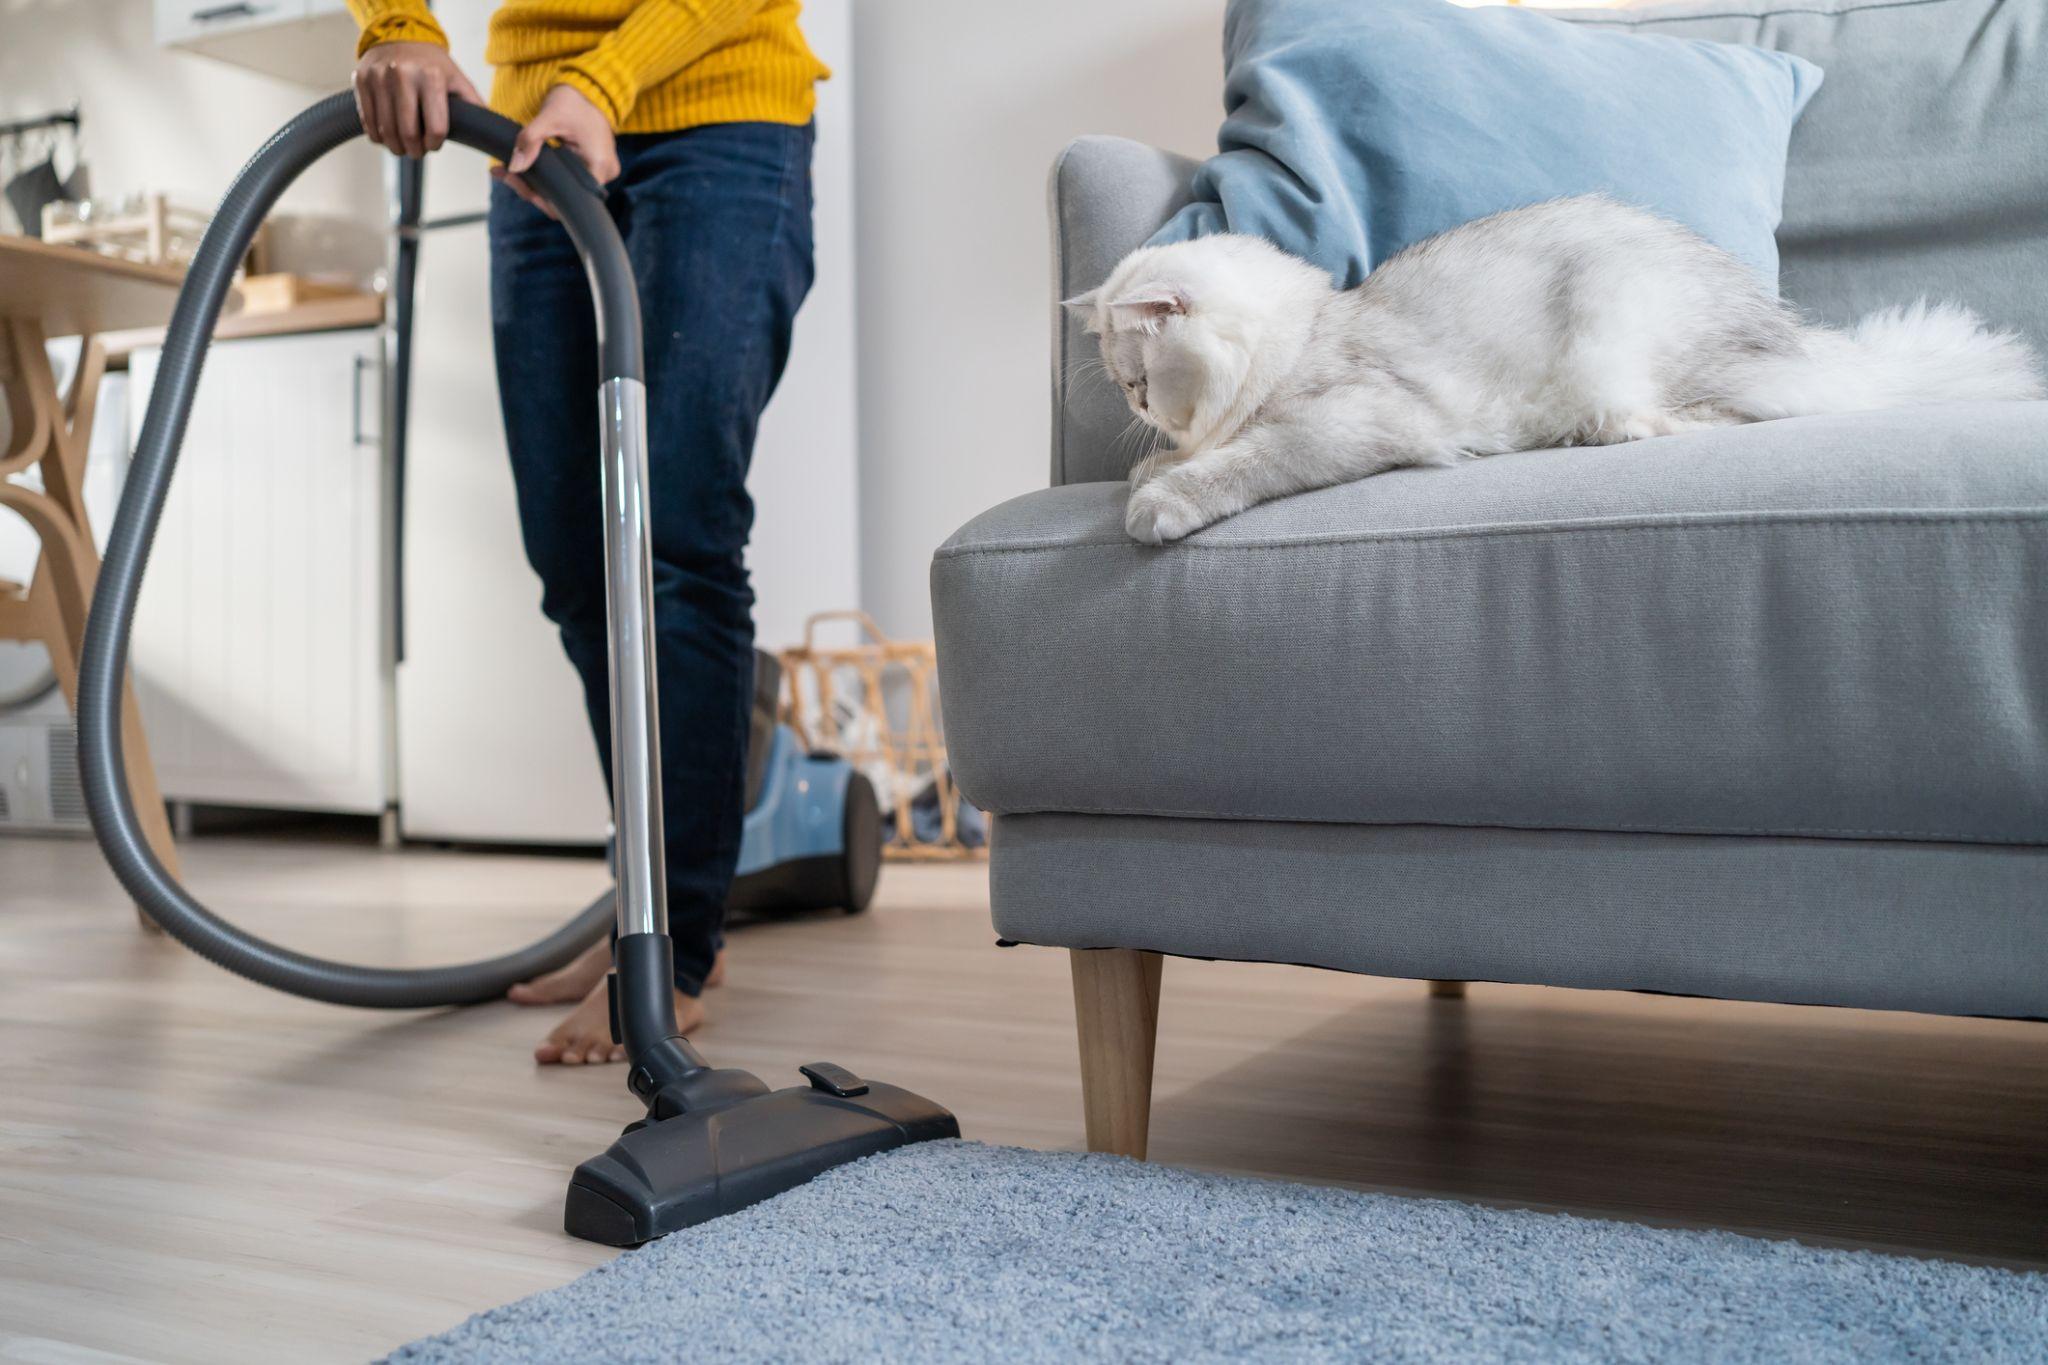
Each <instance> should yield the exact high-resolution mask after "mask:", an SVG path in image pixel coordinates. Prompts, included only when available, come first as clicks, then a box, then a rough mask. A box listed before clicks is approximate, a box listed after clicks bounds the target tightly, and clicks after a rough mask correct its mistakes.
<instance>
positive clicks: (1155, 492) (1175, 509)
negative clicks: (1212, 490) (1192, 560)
mask: <svg viewBox="0 0 2048 1365" xmlns="http://www.w3.org/2000/svg"><path fill="white" fill-rule="evenodd" d="M1214 520H1215V518H1214V517H1211V516H1207V515H1205V514H1204V513H1203V512H1202V510H1201V509H1200V508H1198V507H1197V506H1195V504H1194V501H1193V500H1192V499H1190V498H1188V497H1187V496H1186V495H1184V494H1182V493H1180V492H1178V491H1177V490H1175V489H1174V488H1173V487H1172V486H1171V485H1170V484H1168V483H1167V482H1166V481H1164V480H1154V481H1153V482H1151V483H1148V484H1146V485H1145V486H1144V487H1143V488H1140V489H1138V490H1136V491H1135V492H1133V493H1132V494H1131V499H1130V501H1129V502H1127V503H1125V504H1124V530H1125V531H1126V532H1128V533H1129V534H1130V537H1131V539H1132V540H1136V541H1140V542H1142V543H1144V544H1146V545H1165V544H1167V543H1169V542H1171V541H1176V540H1179V539H1180V538H1181V537H1182V536H1185V535H1188V534H1191V533H1192V532H1195V531H1199V530H1201V529H1202V528H1203V527H1204V526H1207V525H1208V524H1209V523H1210V522H1212V521H1214Z"/></svg>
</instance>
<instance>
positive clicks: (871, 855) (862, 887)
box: [836, 772, 882, 915]
mask: <svg viewBox="0 0 2048 1365" xmlns="http://www.w3.org/2000/svg"><path fill="white" fill-rule="evenodd" d="M840 837H841V843H842V850H841V852H840V855H839V875H840V884H839V888H838V891H839V894H838V896H837V897H836V900H837V903H838V905H839V907H840V908H841V909H843V910H845V911H846V913H847V914H849V915H858V914H859V913H860V912H861V911H863V910H865V909H867V908H868V905H869V903H870V902H872V901H873V900H874V898H875V882H876V881H877V880H878V879H879V878H880V877H881V875H882V803H881V802H880V801H878V800H877V799H876V798H875V786H874V783H872V782H870V781H868V780H867V778H866V777H864V776H862V775H861V774H860V773H857V772H856V773H854V774H853V775H852V776H851V777H850V778H848V779H847V782H846V810H845V812H844V813H843V814H842V815H841V817H840Z"/></svg>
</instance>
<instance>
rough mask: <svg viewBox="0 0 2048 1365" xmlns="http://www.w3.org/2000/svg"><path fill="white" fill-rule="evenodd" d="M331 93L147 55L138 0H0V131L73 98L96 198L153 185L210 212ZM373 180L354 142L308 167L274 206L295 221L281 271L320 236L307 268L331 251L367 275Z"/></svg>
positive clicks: (376, 168) (380, 208)
mask: <svg viewBox="0 0 2048 1365" xmlns="http://www.w3.org/2000/svg"><path fill="white" fill-rule="evenodd" d="M331 93H333V92H332V91H327V90H316V89H314V88H312V87H310V86H305V85H296V84H293V83H291V82H288V81H281V80H276V79H273V78H271V77H269V76H264V75H259V74H258V73H256V72H253V71H245V70H243V69H242V68H240V67H236V66H229V65H227V64H225V63H223V62H218V61H215V60H213V59H211V58H207V57H201V56H196V55H193V54H191V53H185V52H178V51H173V50H170V49H166V48H160V47H158V46H157V45H156V39H155V36H154V34H153V30H152V25H151V19H150V0H0V122H4V121H6V120H9V119H16V118H25V117H28V116H29V115H32V114H41V113H46V112H48V111H50V110H53V109H68V108H69V107H70V106H71V105H72V104H73V103H74V102H76V103H78V104H79V105H80V106H81V107H82V108H83V111H84V118H85V122H84V129H83V133H84V147H85V159H86V162H87V163H88V165H89V166H90V167H91V170H92V191H93V193H94V195H95V196H106V197H113V196H116V195H122V194H129V193H135V192H139V191H145V190H162V191H165V192H166V193H168V194H169V195H170V196H171V198H172V200H173V201H174V202H178V203H183V204H186V205H189V206H192V207H194V208H202V209H210V208H211V207H212V206H213V205H214V204H216V203H217V202H219V199H220V196H221V193H222V191H224V190H226V189H227V187H228V182H229V181H230V180H232V179H234V175H235V172H236V171H237V170H239V169H241V166H242V163H243V162H244V161H246V160H248V158H249V154H250V153H252V152H254V151H255V150H256V148H257V147H258V146H259V145H260V144H261V143H262V141H263V139H264V138H266V137H268V136H269V135H270V134H271V133H272V132H273V131H275V130H276V129H277V127H278V126H279V125H280V124H282V123H284V122H285V120H287V119H289V118H290V117H291V116H292V115H294V114H296V113H298V112H299V111H300V110H301V109H304V108H305V107H306V106H307V105H309V104H311V103H312V102H313V101H314V100H315V99H317V98H319V97H320V96H321V95H324V94H331ZM58 169H59V170H60V171H62V170H66V169H68V165H67V163H66V162H65V161H64V160H62V159H60V160H59V163H58ZM382 176H383V172H382V170H381V168H380V164H379V161H378V155H377V153H376V152H375V151H374V149H372V148H371V147H370V146H369V145H368V144H367V143H356V144H355V145H353V146H351V147H346V148H343V149H342V150H340V151H337V152H335V153H334V154H333V155H331V156H328V157H326V158H324V159H322V160H321V161H320V162H319V164H317V165H315V166H314V167H312V168H311V169H310V170H308V171H307V172H306V174H305V176H304V177H303V178H302V179H301V180H300V181H299V183H298V184H297V185H295V186H293V187H292V189H291V191H290V192H289V193H288V194H287V195H286V196H285V199H284V201H283V203H282V205H281V206H280V208H281V211H283V212H285V213H290V214H293V215H302V216H303V217H301V218H300V220H299V221H298V222H296V223H294V224H291V225H290V227H289V230H288V231H287V232H286V233H285V234H284V237H283V238H282V239H281V240H280V242H279V247H280V254H281V260H280V264H282V265H284V266H285V267H286V268H291V267H292V266H294V265H295V264H299V263H300V262H299V261H296V260H295V259H294V255H295V247H294V243H295V242H296V243H300V244H301V245H299V246H298V247H297V248H296V254H297V255H299V256H305V255H306V254H307V252H308V248H309V247H311V245H312V243H311V242H310V241H309V240H308V238H309V234H310V235H314V236H318V237H319V238H320V239H322V240H321V242H320V245H319V249H318V251H317V252H315V253H314V255H313V259H314V261H315V263H314V264H313V265H312V266H311V267H310V268H314V269H327V268H330V265H331V262H332V260H333V258H334V257H335V255H336V254H337V253H339V254H340V255H341V257H342V259H343V260H344V262H345V264H346V265H347V267H348V268H349V270H350V271H352V272H353V273H356V274H359V275H360V274H367V273H368V272H370V271H372V270H374V269H376V268H378V266H379V265H380V264H381V251H382V240H381V238H380V237H379V235H378V232H377V227H378V225H379V224H380V223H381V222H382V221H383V218H384V213H385V209H384V204H385V196H384V187H383V178H382ZM323 219H326V220H328V221H326V222H324V223H323V222H322V221H321V220H323Z"/></svg>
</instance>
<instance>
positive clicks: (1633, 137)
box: [1152, 0, 1821, 290]
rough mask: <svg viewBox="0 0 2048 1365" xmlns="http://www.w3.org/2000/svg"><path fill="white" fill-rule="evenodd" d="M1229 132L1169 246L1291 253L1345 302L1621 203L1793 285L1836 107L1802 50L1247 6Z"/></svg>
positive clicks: (1427, 6)
mask: <svg viewBox="0 0 2048 1365" xmlns="http://www.w3.org/2000/svg"><path fill="white" fill-rule="evenodd" d="M1223 51H1224V63H1225V73H1226V74H1225V81H1224V96H1223V103H1224V120H1223V127H1222V129H1221V131H1220V132H1219V133H1218V134H1217V139H1216V141H1217V146H1218V148H1219V153H1218V155H1216V156H1214V157H1212V158H1211V159H1210V160H1209V161H1208V162H1207V163H1206V164H1205V165H1204V166H1203V167H1202V169H1201V171H1200V172H1199V173H1198V174H1197V175H1196V178H1195V199H1196V202H1195V203H1192V204H1189V205H1188V206H1187V207H1186V208H1183V209H1182V210H1181V211H1180V212H1179V213H1178V214H1176V215H1175V216H1174V217H1173V219H1172V220H1171V221H1170V222H1168V223H1167V225H1166V226H1165V227H1164V228H1162V229H1161V230H1160V231H1159V232H1158V234H1157V235H1155V236H1154V237H1153V238H1152V240H1153V242H1154V243H1165V242H1179V241H1186V240H1188V239H1190V238H1194V237H1201V236H1205V235H1207V234H1209V233H1215V232H1249V233H1255V234H1258V235H1260V236H1263V237H1267V238H1270V239H1271V240H1272V241H1273V242H1275V243H1276V244H1278V245H1279V246H1281V247H1283V248H1285V249H1286V250H1288V251H1291V252H1293V253H1294V254H1296V255H1298V256H1301V257H1304V258H1305V259H1307V260H1311V261H1314V262H1315V263H1316V264H1318V265H1321V266H1323V267H1324V268H1325V269H1327V270H1328V271H1329V272H1330V274H1331V275H1333V276H1335V277H1336V278H1337V279H1338V281H1339V282H1340V283H1342V284H1344V285H1346V286H1349V285H1354V284H1357V283H1358V282H1359V281H1360V280H1362V279H1364V278H1365V275H1366V272H1367V271H1368V270H1370V269H1371V268H1372V267H1373V266H1375V265H1377V264H1379V263H1380V262H1381V261H1383V260H1385V259H1386V258H1387V257H1389V256H1391V255H1393V254H1394V253H1395V252H1397V251H1399V250H1400V249H1401V248H1402V247H1404V246H1407V245H1409V244H1410V243H1413V242H1419V241H1421V240H1422V239H1423V238H1425V237H1429V236H1432V235H1434V234H1435V233H1438V232H1442V231H1444V230H1445V229H1447V228H1453V227H1456V226H1457V225H1458V224H1460V223H1466V222H1470V221H1471V220H1472V219H1474V218H1482V217H1484V216H1486V215H1487V214H1489V213H1497V212H1499V211H1500V210H1502V209H1510V208H1517V207H1520V206H1522V205H1525V204H1536V203H1541V202H1542V201H1544V200H1546V199H1556V198H1558V197H1560V196H1563V195H1569V194H1586V193H1591V192H1593V191H1596V190H1597V191H1603V192H1605V193H1607V194H1609V195H1612V196H1613V197H1614V198H1616V199H1619V200H1621V201H1622V202H1624V203H1629V204H1635V205H1638V206H1640V207H1642V208H1646V209H1650V210H1652V211H1654V212H1656V213H1661V214H1663V215H1664V216H1666V217H1668V218H1674V219H1676V220H1677V221H1679V222H1681V223H1684V224H1686V225H1687V226H1688V227H1690V228H1692V229H1693V230H1694V231H1695V232H1697V233H1699V234H1700V235H1701V236H1702V237H1705V238H1706V239H1707V240H1708V241H1710V242H1713V243H1715V244H1716V245H1718V246H1720V247H1721V248H1723V249H1724V250H1726V251H1728V252H1730V253H1732V254H1733V255H1735V256H1736V257H1738V258H1739V259H1741V260H1743V261H1746V262H1748V263H1749V264H1750V265H1752V266H1754V267H1756V269H1757V271H1758V273H1759V274H1760V275H1761V276H1762V278H1763V280H1764V282H1765V283H1766V284H1767V285H1768V286H1769V287H1770V288H1771V289H1773V290H1775V289H1776V288H1777V282H1778V247H1777V242H1776V241H1775V239H1774V238H1773V237H1772V233H1773V232H1774V231H1775V230H1776V228H1777V226H1778V218H1779V213H1780V205H1781V203H1782V200H1783V197H1784V188H1785V145H1786V141H1787V139H1788V138H1789V137H1790V136H1791V132H1792V124H1793V121H1794V120H1796V119H1797V118H1798V117H1799V111H1800V110H1802V109H1804V108H1805V107H1806V102H1807V101H1808V100H1809V99H1811V98H1812V97H1813V92H1814V91H1815V90H1817V89H1819V87H1820V81H1821V71H1820V68H1819V67H1817V66H1815V65H1814V64H1813V63H1811V62H1808V61H1805V60H1803V59H1802V58H1799V57H1794V56H1790V55H1788V54H1786V53H1782V52H1767V51H1764V50H1763V49H1761V48H1754V47H1744V46H1739V45H1737V44H1733V43H1708V42H1699V41H1695V40H1693V39H1688V38H1670V37H1665V36H1662V35H1658V34H1643V33H1614V32H1608V31H1605V30H1601V29H1595V28H1583V27H1580V26H1578V25H1576V24H1571V23H1566V22H1564V21H1562V20H1559V19H1553V18H1550V17H1548V16H1546V15H1543V14H1539V13H1536V12H1534V11H1532V10H1527V9H1519V8H1505V7H1502V8H1487V9H1460V8H1458V7H1456V6H1454V5H1451V4H1449V3H1447V0H1231V3H1230V7H1229V10H1228V13H1227V15H1226V17H1225V19H1224V40H1223Z"/></svg>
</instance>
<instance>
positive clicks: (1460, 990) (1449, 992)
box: [1429, 981, 1465, 1000]
mask: <svg viewBox="0 0 2048 1365" xmlns="http://www.w3.org/2000/svg"><path fill="white" fill-rule="evenodd" d="M1429 998H1430V999H1432V1000H1463V999H1464V998H1465V983H1464V982H1462V981H1432V982H1430V983H1429Z"/></svg>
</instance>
